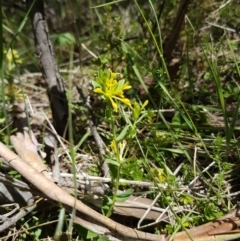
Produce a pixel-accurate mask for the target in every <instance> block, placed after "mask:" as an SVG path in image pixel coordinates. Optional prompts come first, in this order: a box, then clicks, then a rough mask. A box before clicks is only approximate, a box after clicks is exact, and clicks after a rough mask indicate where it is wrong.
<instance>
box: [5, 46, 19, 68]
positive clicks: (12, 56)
mask: <svg viewBox="0 0 240 241" xmlns="http://www.w3.org/2000/svg"><path fill="white" fill-rule="evenodd" d="M4 54H5V57H6V62H7V70H8V71H9V72H11V71H12V70H13V69H14V68H15V63H18V64H21V63H22V59H21V58H20V56H19V53H18V51H17V50H15V49H8V50H4Z"/></svg>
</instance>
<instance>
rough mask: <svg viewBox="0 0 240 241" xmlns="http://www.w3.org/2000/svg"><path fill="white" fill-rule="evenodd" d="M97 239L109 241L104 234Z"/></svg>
mask: <svg viewBox="0 0 240 241" xmlns="http://www.w3.org/2000/svg"><path fill="white" fill-rule="evenodd" d="M97 241H109V238H108V237H106V236H102V237H100V238H99V239H98V240H97Z"/></svg>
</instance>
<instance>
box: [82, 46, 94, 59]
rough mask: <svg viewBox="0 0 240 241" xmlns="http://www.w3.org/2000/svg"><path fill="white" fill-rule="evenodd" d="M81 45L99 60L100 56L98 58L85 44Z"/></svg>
mask: <svg viewBox="0 0 240 241" xmlns="http://www.w3.org/2000/svg"><path fill="white" fill-rule="evenodd" d="M81 45H82V47H83V48H84V49H85V50H87V52H88V53H89V54H90V55H91V56H92V57H93V58H95V59H98V56H97V55H96V54H94V53H93V52H92V51H91V50H90V49H88V48H87V47H86V45H85V44H81Z"/></svg>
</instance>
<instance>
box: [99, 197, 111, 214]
mask: <svg viewBox="0 0 240 241" xmlns="http://www.w3.org/2000/svg"><path fill="white" fill-rule="evenodd" d="M112 204H113V200H112V197H111V193H110V195H109V196H104V198H103V202H102V213H103V215H105V216H106V215H107V214H108V213H109V210H110V208H111V206H112Z"/></svg>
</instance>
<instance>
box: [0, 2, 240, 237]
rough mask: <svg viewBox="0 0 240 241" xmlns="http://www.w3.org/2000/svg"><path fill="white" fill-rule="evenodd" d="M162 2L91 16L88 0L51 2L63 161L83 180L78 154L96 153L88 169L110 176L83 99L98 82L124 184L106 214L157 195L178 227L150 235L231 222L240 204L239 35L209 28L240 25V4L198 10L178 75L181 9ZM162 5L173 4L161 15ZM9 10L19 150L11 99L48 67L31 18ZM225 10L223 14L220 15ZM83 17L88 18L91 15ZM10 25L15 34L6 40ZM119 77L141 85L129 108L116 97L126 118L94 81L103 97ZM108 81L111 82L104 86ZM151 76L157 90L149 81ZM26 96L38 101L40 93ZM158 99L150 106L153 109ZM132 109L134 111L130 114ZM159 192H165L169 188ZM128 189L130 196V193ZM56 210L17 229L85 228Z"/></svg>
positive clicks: (115, 165)
mask: <svg viewBox="0 0 240 241" xmlns="http://www.w3.org/2000/svg"><path fill="white" fill-rule="evenodd" d="M156 2H157V1H151V0H149V1H132V2H131V3H128V1H112V2H108V3H106V2H105V1H100V0H99V1H89V5H88V6H87V7H81V8H80V7H79V6H78V5H79V4H78V2H77V1H72V2H71V4H70V2H68V1H66V2H65V3H69V4H66V5H65V7H64V6H61V5H58V3H46V4H47V5H48V6H49V7H52V8H53V9H54V10H55V11H56V15H51V12H50V13H49V14H50V17H49V18H50V20H49V22H50V23H49V25H50V33H51V38H52V41H53V43H54V48H55V52H56V59H57V61H58V64H59V66H60V68H61V71H62V72H64V74H63V76H64V78H65V84H66V88H67V91H68V100H69V107H70V108H69V122H68V125H69V137H68V138H67V139H68V141H69V143H68V149H69V153H70V156H71V159H72V160H73V161H72V162H69V161H66V160H65V159H64V160H63V161H64V162H66V163H68V165H70V166H71V171H72V172H73V174H74V175H75V174H76V165H77V164H78V160H77V156H78V154H79V153H81V154H82V153H84V154H89V155H91V156H92V157H93V158H92V163H91V164H92V166H91V167H90V168H87V171H88V172H89V173H91V174H94V175H102V171H101V158H100V156H99V150H98V148H97V147H96V145H95V143H94V141H93V138H92V136H91V135H90V134H89V130H88V129H87V128H86V127H87V121H86V120H87V119H89V118H90V116H89V113H88V111H87V108H86V107H85V106H83V105H82V103H83V101H82V100H81V98H80V99H79V96H78V95H77V97H76V96H75V92H74V91H73V89H74V88H75V87H76V86H77V85H78V86H79V87H82V86H81V83H83V82H87V83H86V85H85V86H84V87H82V88H83V92H84V93H89V96H91V98H92V99H94V101H93V102H92V103H91V104H92V108H93V111H94V114H95V117H96V119H97V122H98V124H99V125H98V130H99V133H100V135H101V137H102V138H103V140H104V142H105V144H106V148H105V155H104V159H105V161H106V162H107V163H108V164H109V167H110V174H111V179H112V182H111V184H110V187H111V190H112V191H111V192H109V193H108V194H106V195H105V197H104V203H103V206H102V212H103V213H104V214H105V215H106V216H109V217H112V212H113V205H114V203H115V202H116V201H119V200H124V198H126V197H127V196H129V195H131V194H132V190H134V192H135V193H134V194H135V195H138V194H142V195H145V196H146V197H148V198H151V199H154V198H156V196H157V197H158V200H157V203H158V205H159V206H160V207H161V208H168V209H169V210H170V211H171V212H172V213H173V216H174V220H175V222H173V223H171V224H166V223H163V222H161V223H159V224H154V225H155V226H156V227H155V229H154V228H149V229H148V231H149V232H160V233H168V234H174V233H176V232H177V231H180V230H184V229H186V228H191V227H193V226H198V225H200V224H202V223H206V222H208V221H211V220H214V219H216V218H218V217H221V216H222V215H224V214H225V213H227V212H228V211H229V210H231V209H233V208H234V207H235V206H236V204H237V202H238V199H239V198H238V196H231V195H229V194H231V193H234V192H237V191H238V190H239V188H238V186H237V184H238V182H239V179H238V174H237V173H236V170H239V161H238V160H239V151H238V146H239V140H238V137H239V126H238V125H239V124H238V121H239V117H238V113H239V111H238V110H239V106H240V97H239V96H240V95H239V85H238V79H239V76H240V70H239V66H238V63H239V55H238V52H237V49H238V45H239V44H238V42H237V39H236V38H235V39H234V37H231V36H229V33H228V32H227V31H223V30H219V29H217V28H216V27H209V26H208V25H207V24H206V23H205V22H204V21H203V20H206V19H207V20H209V21H210V20H211V18H213V19H214V18H216V16H220V17H221V20H222V22H221V23H222V25H224V23H225V22H228V21H230V22H231V19H234V16H235V17H236V16H238V9H237V8H236V6H235V4H234V3H229V4H228V5H226V6H224V7H222V8H220V6H221V1H214V4H216V5H210V4H208V3H209V1H207V0H205V1H203V3H202V5H201V4H200V3H197V4H196V5H197V7H199V11H198V13H197V14H196V6H194V4H192V5H190V6H189V12H188V15H187V16H186V19H185V22H184V26H183V28H182V31H181V32H180V36H179V38H178V41H177V44H176V46H175V48H174V52H173V53H172V56H173V62H174V61H175V62H176V63H175V64H174V63H173V62H172V63H171V64H170V67H169V66H167V63H166V62H165V59H164V56H163V52H164V51H163V49H164V41H165V39H166V38H167V37H168V35H169V33H170V30H171V28H172V25H171V24H172V23H173V20H174V17H175V14H176V11H174V10H175V9H177V3H176V1H169V2H168V3H165V5H161V4H159V5H158V3H156ZM216 6H217V7H216ZM160 7H163V9H162V13H161V14H160V10H161V8H160ZM2 8H3V9H2V11H1V20H2V23H1V31H0V36H1V37H0V38H1V39H0V40H1V41H0V42H1V43H3V45H1V48H0V63H1V93H2V94H1V96H2V97H1V99H0V101H1V102H0V111H1V117H0V130H1V132H0V139H1V141H4V142H5V143H6V144H9V135H10V134H11V133H12V129H11V128H10V126H11V125H10V124H11V123H10V122H11V121H10V120H11V118H10V113H9V108H10V107H11V106H12V105H13V103H14V101H12V100H11V99H9V98H6V97H3V96H5V93H6V90H7V88H9V85H10V84H11V81H13V80H14V79H18V80H20V83H21V86H23V91H24V92H25V90H24V86H26V85H25V84H26V81H27V80H26V79H22V76H23V73H24V72H26V71H28V70H29V71H30V72H34V71H36V70H37V69H38V67H37V65H36V57H35V56H34V50H33V49H34V46H33V41H32V40H31V38H32V34H31V26H30V22H29V21H27V17H28V13H24V12H21V13H19V14H15V15H13V14H11V11H10V10H9V8H7V7H5V6H3V7H2ZM12 8H13V7H12ZM215 9H218V11H216V12H214V10H215ZM205 12H206V13H207V14H208V16H209V17H208V18H207V16H206V15H205ZM80 13H81V14H80ZM82 13H84V17H81V16H82V15H83V14H82ZM150 13H151V14H150ZM70 16H73V17H70ZM122 16H123V17H122ZM60 18H61V20H60ZM56 19H57V21H61V22H62V25H61V26H60V25H59V23H58V22H55V23H54V20H56ZM18 23H20V24H18ZM3 28H4V29H5V31H2V29H3ZM6 29H8V31H7V32H6ZM26 39H27V40H26ZM81 44H85V45H86V46H87V48H88V49H89V50H90V51H92V52H93V53H94V54H95V55H97V56H98V59H94V58H93V57H92V55H91V54H89V51H86V50H84V49H83V48H81V47H80V45H81ZM29 46H31V47H30V51H29ZM8 48H9V49H10V51H12V53H13V50H16V51H17V52H18V53H19V54H20V57H19V58H20V59H22V62H23V63H22V64H21V65H20V64H19V63H18V62H17V58H15V59H14V58H13V60H12V64H13V65H14V67H13V68H12V69H8V68H7V67H6V66H8V64H9V61H8V62H7V59H6V56H5V55H4V54H3V53H4V50H7V49H8ZM79 53H80V55H79ZM79 65H80V68H79ZM171 66H174V67H176V69H177V70H176V69H174V68H173V67H171ZM229 66H230V67H229ZM108 69H111V70H112V72H114V73H120V75H121V77H119V76H118V77H116V79H117V81H118V83H120V84H119V85H117V87H116V88H118V90H119V89H120V90H121V88H122V87H123V84H124V82H121V79H125V80H126V81H127V82H128V83H129V85H131V87H132V88H126V89H124V88H123V89H122V91H123V94H124V98H125V99H123V97H120V101H119V100H116V99H114V97H116V95H115V94H114V93H111V95H110V96H112V97H113V99H112V100H114V103H115V104H116V105H117V109H118V112H116V111H114V110H115V109H114V104H113V103H112V102H111V98H109V96H108V95H107V94H106V92H104V91H103V92H101V93H100V95H98V94H99V92H97V91H95V92H94V91H92V90H89V86H90V85H91V83H94V86H93V89H95V90H96V88H100V87H101V88H102V90H103V89H104V88H105V87H106V86H105V85H106V83H107V82H106V80H108V79H111V78H110V77H109V72H108ZM16 76H17V77H16ZM97 77H98V78H99V79H101V78H102V80H103V81H102V82H101V83H100V84H99V82H98V81H99V79H97ZM149 79H152V83H148V80H149ZM6 80H7V81H6ZM10 80H11V81H10ZM31 81H32V84H34V83H36V86H37V88H39V91H40V89H41V88H42V87H41V84H39V83H38V81H37V80H36V79H34V78H32V79H31ZM92 81H95V82H92ZM140 86H141V88H142V89H143V90H144V91H143V93H141V91H140ZM26 91H27V93H28V95H29V98H30V101H31V98H33V96H34V92H33V89H31V88H30V90H29V89H28V90H26ZM31 91H32V92H31ZM96 92H97V93H96ZM12 95H13V97H14V98H17V97H16V96H17V93H16V92H14V91H13V93H12ZM18 97H19V96H18ZM117 97H118V98H119V96H117ZM127 100H128V101H129V102H127ZM146 100H147V101H148V104H147V105H144V103H146V102H145V101H146ZM124 101H125V102H124ZM79 102H80V104H79ZM126 103H127V104H126ZM129 103H130V104H131V106H132V108H129V106H130V104H129ZM33 105H36V102H33ZM36 108H37V107H36ZM115 108H116V107H115ZM36 110H37V109H36ZM45 110H47V109H45ZM38 128H39V129H38V130H39V131H40V132H41V131H42V130H43V128H42V127H41V126H38ZM43 134H44V133H43V131H42V132H41V134H40V135H39V136H38V138H39V141H42V139H41V138H42V135H43ZM74 145H75V146H74ZM0 169H1V167H0ZM176 170H178V172H176ZM122 178H124V179H128V180H135V181H149V182H152V183H154V184H155V187H154V188H150V189H149V188H142V189H141V188H140V187H135V186H133V187H132V186H129V185H126V184H122V183H120V182H119V179H122ZM74 180H75V181H76V177H75V178H74ZM193 180H195V184H193ZM158 184H161V185H164V186H165V188H160V187H159V185H158ZM194 185H195V186H196V187H195V189H194V188H193V186H194ZM118 189H120V190H123V191H125V193H124V194H123V195H122V196H121V195H120V196H119V195H118V194H117V190H118ZM159 193H160V194H161V195H160V196H158V194H159ZM75 195H76V196H77V192H76V184H75ZM180 208H182V210H180ZM48 212H49V210H48V208H47V207H46V211H45V215H46V216H44V215H43V216H41V219H39V221H38V222H37V223H36V222H35V221H34V219H33V218H31V217H28V218H29V219H28V221H27V217H26V219H24V220H22V221H21V223H19V224H18V225H17V228H20V226H19V225H20V224H22V223H25V228H26V230H31V229H32V228H33V226H34V225H35V227H36V229H35V231H36V233H34V232H33V233H30V234H28V233H27V232H26V233H24V235H21V240H29V238H30V237H33V236H34V235H35V238H36V240H38V239H37V238H39V239H41V238H44V237H46V236H44V235H46V234H47V233H48V231H49V230H50V231H49V232H50V233H51V235H52V236H53V235H54V232H55V230H57V231H56V233H55V235H57V234H58V233H59V232H60V231H61V229H62V230H63V231H64V232H66V231H67V230H68V231H69V230H71V228H72V226H73V223H72V219H70V221H69V219H68V218H69V216H68V215H67V214H64V213H63V211H60V215H59V217H60V218H59V219H58V218H57V216H58V214H59V210H58V208H55V209H53V212H52V213H51V214H49V215H47V213H48ZM73 214H74V213H73ZM57 219H58V226H56V225H55V224H52V225H50V226H49V227H48V226H47V225H46V226H44V223H46V222H51V221H53V220H55V221H56V220H57ZM26 224H27V225H26ZM39 229H40V230H41V231H39ZM38 232H40V233H41V234H40V233H38ZM69 232H70V231H69ZM6 233H7V231H6ZM38 235H39V237H38ZM76 237H79V240H84V237H81V235H80V232H78V228H76V230H74V232H73V233H72V234H69V233H68V240H71V239H73V240H74V239H76ZM94 240H97V238H95V239H94Z"/></svg>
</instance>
